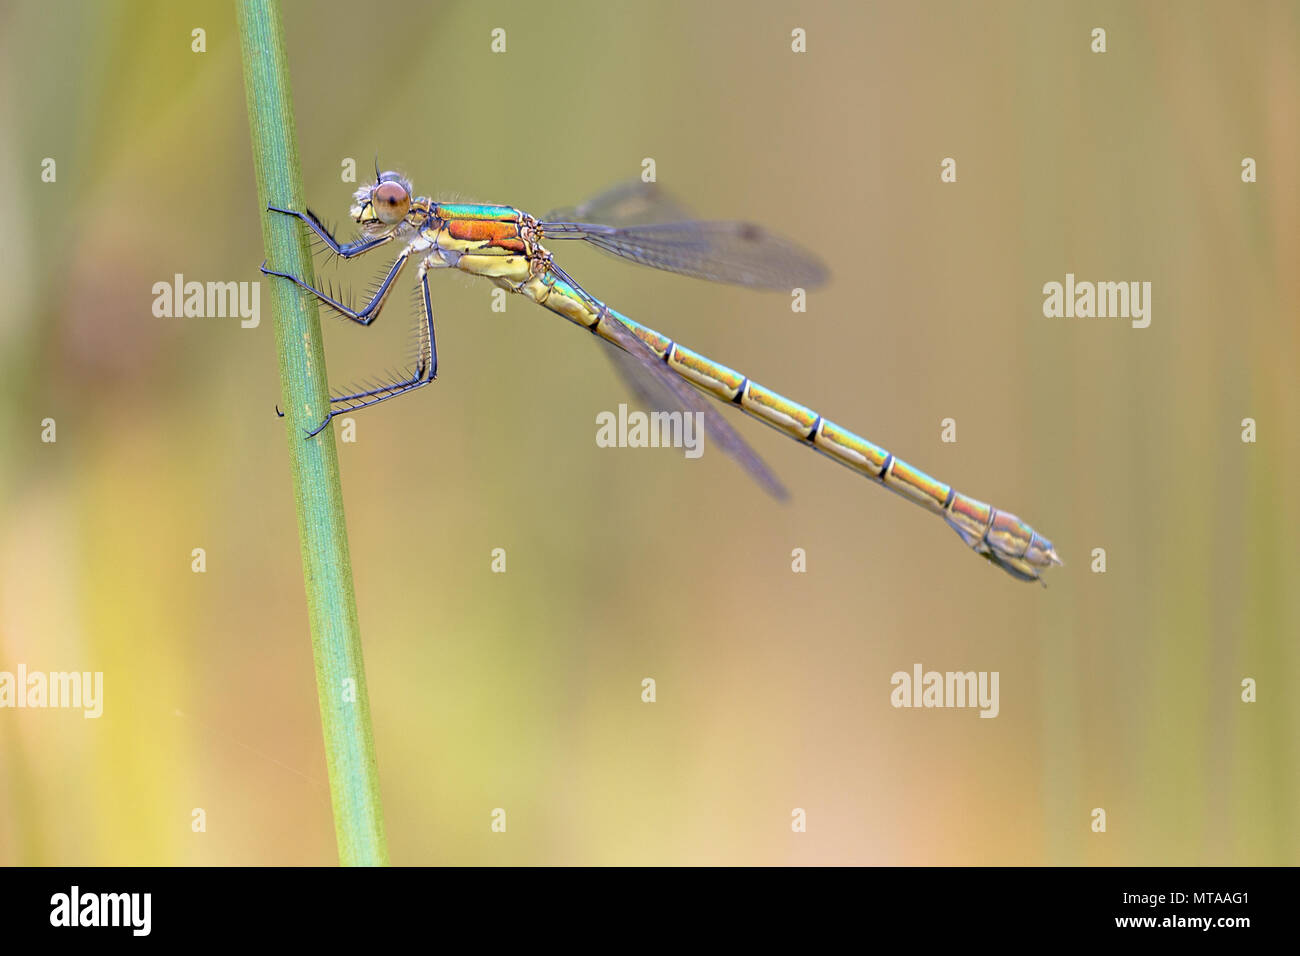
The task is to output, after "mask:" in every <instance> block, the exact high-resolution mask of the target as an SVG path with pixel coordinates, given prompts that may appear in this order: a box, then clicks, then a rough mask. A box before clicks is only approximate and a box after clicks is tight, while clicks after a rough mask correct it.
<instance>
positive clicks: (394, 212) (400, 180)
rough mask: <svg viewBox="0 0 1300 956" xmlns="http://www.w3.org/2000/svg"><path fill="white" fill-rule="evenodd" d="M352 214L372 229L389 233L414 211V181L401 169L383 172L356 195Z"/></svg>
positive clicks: (370, 231) (367, 230) (363, 225)
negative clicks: (412, 206) (406, 176)
mask: <svg viewBox="0 0 1300 956" xmlns="http://www.w3.org/2000/svg"><path fill="white" fill-rule="evenodd" d="M352 199H353V204H352V209H351V210H350V214H351V216H352V218H353V219H355V220H356V221H357V222H358V223H360V225H361V228H362V229H364V230H365V231H366V232H368V233H381V234H382V233H385V232H389V231H391V230H392V229H393V227H395V226H397V225H399V224H400V223H401V222H402V220H403V219H405V218H406V214H407V213H408V212H410V211H411V183H410V181H409V180H407V179H406V178H404V177H403V176H402V174H401V173H394V172H387V173H380V174H379V175H378V176H377V177H376V179H375V181H374V182H373V183H366V184H365V185H364V186H362V187H361V188H360V189H358V190H357V191H356V193H355V194H354V195H353V197H352Z"/></svg>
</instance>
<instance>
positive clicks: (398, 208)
mask: <svg viewBox="0 0 1300 956" xmlns="http://www.w3.org/2000/svg"><path fill="white" fill-rule="evenodd" d="M370 202H371V204H372V205H373V206H374V207H375V215H376V216H378V217H379V220H380V222H383V223H386V224H387V225H390V226H391V225H393V224H394V223H397V222H401V221H402V219H404V218H405V217H406V214H407V213H408V212H409V211H410V209H411V194H410V193H408V192H407V191H406V189H405V188H404V187H403V186H402V184H401V183H380V184H379V185H378V186H376V187H375V191H374V192H372V193H371V194H370Z"/></svg>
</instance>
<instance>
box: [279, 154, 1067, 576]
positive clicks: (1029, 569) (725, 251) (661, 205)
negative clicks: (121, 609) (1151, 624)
mask: <svg viewBox="0 0 1300 956" xmlns="http://www.w3.org/2000/svg"><path fill="white" fill-rule="evenodd" d="M354 200H355V201H354V204H353V206H352V208H351V211H350V212H351V216H352V218H353V219H354V220H355V221H356V222H357V223H358V224H360V226H361V229H362V235H361V237H359V238H357V239H355V240H353V241H351V242H344V243H340V242H338V241H336V240H335V238H334V236H333V235H332V234H331V232H330V230H329V229H327V228H326V227H325V226H324V224H322V222H321V221H320V220H319V219H318V218H317V217H316V216H315V215H313V214H312V212H311V211H310V210H308V211H306V212H298V211H296V210H291V209H283V208H280V207H278V206H271V207H269V208H270V210H271V211H272V212H277V213H282V214H284V215H287V216H296V217H297V218H298V219H300V220H302V221H303V222H304V223H305V224H306V225H307V226H308V227H309V228H310V229H311V231H312V232H313V233H315V235H316V237H317V238H318V239H319V240H320V241H321V242H323V243H324V245H325V246H326V247H327V248H328V249H329V250H330V251H331V252H333V253H334V254H336V255H338V256H341V257H342V258H344V259H352V258H355V257H357V256H360V255H363V254H365V253H367V252H370V251H372V250H374V249H377V248H379V247H380V246H384V245H389V244H392V245H393V246H399V247H400V249H399V251H398V253H397V257H396V259H395V261H394V262H393V263H392V265H391V266H390V267H389V268H388V269H387V271H386V272H385V273H384V276H383V278H382V279H381V280H380V281H379V283H378V285H377V286H376V288H375V289H374V293H373V295H372V296H371V298H370V301H369V302H367V303H366V304H365V306H363V307H362V308H360V309H357V308H354V307H353V306H352V305H350V304H348V303H346V302H343V301H341V299H340V298H339V297H337V296H335V295H332V294H328V293H326V292H322V291H321V290H319V289H315V288H312V287H311V286H310V285H308V284H307V283H305V282H304V281H303V280H302V279H300V278H299V277H297V276H293V275H289V274H288V273H284V272H277V271H275V270H274V269H270V268H268V267H267V266H266V265H263V267H262V271H263V272H265V273H266V274H268V275H273V276H279V277H281V278H284V279H288V280H289V281H291V282H294V283H296V284H297V285H298V286H299V287H301V288H302V289H303V290H305V291H306V292H308V293H310V294H311V295H312V296H314V297H315V298H317V299H319V300H320V301H321V302H323V303H325V305H327V306H329V307H330V308H331V309H333V310H334V311H335V312H337V313H338V314H339V315H341V316H343V317H344V318H347V319H350V320H351V321H353V322H356V323H359V324H361V325H370V324H371V323H372V322H374V321H375V319H376V318H378V316H379V311H380V309H382V308H383V305H384V303H385V302H386V301H387V299H388V295H389V293H390V292H391V291H392V289H393V284H394V283H395V282H396V281H397V277H398V274H399V273H401V271H402V269H403V267H404V266H405V265H406V264H407V263H408V262H409V261H411V260H412V259H417V260H418V261H419V269H418V287H417V290H416V291H417V294H418V297H419V301H420V311H421V315H420V318H419V323H418V326H417V330H416V355H415V357H414V361H413V364H412V366H411V367H410V368H409V370H408V372H407V373H406V374H405V375H403V376H396V377H394V380H393V381H383V382H376V383H374V384H372V385H370V386H369V387H366V388H359V389H357V390H355V391H351V392H348V393H345V394H341V395H336V396H333V397H331V399H330V409H331V410H330V411H329V413H328V414H327V415H326V416H325V417H324V419H323V420H322V421H321V422H320V423H319V424H318V425H317V426H316V427H315V428H314V429H312V430H310V431H309V432H308V433H307V435H308V437H312V436H314V435H316V434H318V433H319V432H320V431H321V430H322V429H323V428H325V426H326V425H328V424H329V422H330V420H331V419H332V418H334V416H336V415H339V414H342V413H343V412H346V411H351V410H355V409H358V408H364V407H366V406H368V405H375V404H378V403H379V402H383V401H387V400H388V399H390V398H396V397H397V396H398V395H404V394H406V393H407V392H411V391H414V390H416V389H418V388H422V387H423V386H425V385H428V384H429V383H430V382H432V381H433V380H434V378H435V377H436V375H437V373H438V351H437V344H436V340H435V337H434V328H433V308H432V304H431V300H430V295H429V272H430V270H433V269H459V270H461V271H462V272H466V273H469V274H470V275H475V276H482V277H484V278H487V279H491V280H492V281H493V282H494V283H496V284H497V285H498V286H500V287H501V288H503V289H506V290H508V291H510V292H515V293H519V294H522V295H525V296H527V297H528V298H530V299H532V300H533V301H534V302H536V303H537V304H539V305H542V306H545V307H546V308H547V309H550V310H551V311H552V312H555V313H557V314H559V315H562V316H564V317H565V318H566V319H569V320H570V321H571V322H574V323H576V324H578V325H580V326H582V327H583V328H585V329H587V330H589V331H591V332H593V333H595V334H596V335H597V336H599V337H600V338H602V339H603V340H605V341H606V342H609V343H611V344H612V345H614V346H616V347H617V348H618V349H620V350H621V351H622V353H624V358H623V365H622V366H621V368H622V370H623V371H624V374H625V375H628V376H629V379H630V382H631V384H632V385H633V387H634V388H635V390H636V391H637V393H638V394H639V395H640V397H641V398H642V399H644V400H646V401H647V402H651V403H655V407H656V408H661V409H662V408H665V407H673V408H676V409H680V410H684V411H687V412H695V413H699V414H702V415H703V416H704V417H703V421H704V423H705V429H706V434H707V435H708V438H709V440H710V441H711V442H712V443H713V444H714V445H716V446H718V447H720V448H722V449H723V450H724V451H726V452H727V453H728V454H729V455H731V456H732V457H733V458H735V459H736V460H737V461H739V462H740V464H741V465H742V466H743V467H744V468H745V469H746V470H747V471H749V473H750V474H751V475H752V476H753V477H754V478H755V479H756V480H757V481H758V482H759V483H760V484H761V485H762V486H763V487H764V488H766V489H767V490H768V491H769V492H770V493H772V494H773V495H775V496H777V497H783V496H784V494H785V490H784V489H783V488H782V486H781V484H780V483H779V482H778V481H777V479H776V477H775V476H774V475H773V474H772V472H771V471H770V470H769V469H768V467H767V465H766V464H764V463H763V461H762V459H760V458H759V457H758V455H757V454H756V453H755V452H754V450H753V449H752V448H750V447H749V445H748V444H747V443H746V442H745V441H744V439H742V438H741V437H740V436H739V435H738V434H737V433H736V431H735V429H733V428H732V427H731V425H730V424H728V423H727V421H726V419H724V418H723V417H722V415H721V414H720V413H719V412H718V410H717V409H716V408H714V407H713V406H712V405H710V404H709V403H708V402H706V401H705V400H704V398H703V397H702V396H701V394H700V393H701V392H703V393H704V394H706V395H709V396H711V397H712V398H715V399H717V400H718V401H720V402H722V403H724V404H728V405H734V406H737V407H739V408H740V410H741V411H743V412H746V413H747V414H749V415H751V416H753V417H754V418H757V419H758V420H759V421H761V422H763V423H765V424H767V425H771V426H772V427H773V428H776V429H777V430H778V431H781V432H784V433H785V434H786V435H789V436H790V437H791V438H794V439H795V440H797V441H800V442H803V443H804V444H806V445H808V446H809V447H811V448H814V449H816V450H817V451H819V452H821V453H822V454H824V455H826V456H827V457H829V458H832V459H834V460H835V461H837V462H839V463H840V464H842V465H845V466H847V467H849V468H852V469H854V470H855V471H858V472H861V473H863V474H865V475H867V476H868V477H870V478H874V479H876V480H877V481H879V482H880V483H881V484H882V485H884V486H885V487H886V488H888V489H890V490H891V491H893V492H896V493H897V494H899V495H901V496H903V497H904V498H907V499H908V500H909V501H913V502H915V503H916V504H919V505H921V506H922V507H923V508H925V509H927V510H928V511H932V512H934V513H935V514H937V515H941V516H942V517H943V519H944V521H946V522H947V523H948V525H949V526H950V527H951V528H952V529H953V530H954V531H956V532H957V534H958V535H959V536H960V537H961V539H962V540H963V541H964V542H966V544H967V545H969V546H970V547H971V548H973V549H974V550H975V551H976V553H978V554H980V555H983V556H984V557H985V558H987V559H988V560H990V561H992V562H993V563H994V564H996V565H998V566H999V567H1000V568H1002V569H1003V570H1004V571H1007V572H1008V573H1009V574H1011V575H1013V576H1015V577H1017V578H1020V579H1021V580H1024V581H1035V580H1039V573H1040V571H1041V570H1042V569H1044V568H1048V567H1051V566H1052V565H1056V564H1060V563H1061V560H1060V558H1058V557H1057V555H1056V551H1055V549H1054V548H1053V547H1052V543H1051V542H1050V541H1049V540H1047V538H1045V537H1043V536H1042V535H1040V534H1038V533H1037V532H1036V531H1034V529H1033V528H1031V527H1030V526H1029V525H1028V524H1026V523H1025V522H1023V521H1021V520H1020V519H1019V518H1017V517H1016V516H1015V515H1013V514H1011V513H1010V512H1006V511H1000V510H998V509H997V508H994V507H992V506H991V505H987V504H984V503H983V502H980V501H976V500H975V499H973V498H970V497H968V496H966V495H964V494H961V493H959V492H958V491H956V490H955V489H953V488H951V487H949V486H948V485H946V484H944V483H943V482H941V481H937V480H935V479H934V478H931V477H930V476H929V475H927V474H925V473H924V472H922V471H920V470H918V469H916V468H913V467H912V466H911V465H909V464H907V463H906V462H904V461H902V460H900V459H899V458H896V457H895V456H894V455H893V454H892V453H890V452H887V451H885V450H884V449H883V448H880V447H879V446H877V445H875V444H873V443H871V442H869V441H867V440H866V439H864V438H861V437H859V436H858V435H855V434H854V433H853V432H851V431H849V430H848V429H846V428H844V427H842V426H840V425H837V424H835V423H833V422H831V421H829V420H827V419H826V418H823V417H822V416H821V415H819V414H818V413H817V412H815V411H813V410H812V409H810V408H807V407H805V406H803V405H800V404H798V403H797V402H793V401H791V400H790V399H788V398H785V397H784V396H782V395H778V394H777V393H776V392H773V391H772V390H770V389H768V388H765V387H763V386H762V385H759V384H758V383H757V382H753V381H751V380H750V379H749V378H748V377H747V376H745V375H742V374H741V373H739V372H737V371H734V370H733V369H730V368H728V367H726V366H725V365H721V364H719V363H717V362H714V361H713V360H711V359H709V358H706V357H705V356H703V355H701V354H699V353H698V352H694V351H692V350H690V349H688V348H686V347H685V346H682V345H679V344H678V343H676V342H674V341H673V340H672V339H670V338H668V337H667V336H666V335H661V334H660V333H658V332H656V331H654V330H653V329H650V328H647V327H646V326H644V325H641V324H639V323H637V322H634V321H632V320H631V319H629V318H628V317H627V316H625V315H623V314H622V313H619V312H616V311H614V310H613V309H611V308H609V307H608V306H606V305H605V304H604V303H603V302H601V301H600V300H599V299H597V298H596V297H595V296H593V295H591V294H590V293H588V292H587V291H586V290H585V289H583V288H582V287H581V286H580V285H578V283H577V282H575V281H574V280H573V278H572V277H571V276H570V275H569V274H568V273H567V272H565V271H564V270H563V269H562V268H560V266H559V265H558V264H557V263H556V262H555V261H554V260H553V259H552V257H551V253H550V252H549V251H548V250H547V249H546V248H545V246H544V245H543V241H545V240H552V239H553V240H569V239H581V240H584V241H586V242H588V243H590V244H591V245H593V246H595V247H596V248H598V249H601V250H604V251H605V252H608V253H612V254H613V255H616V256H621V257H622V258H624V259H628V260H631V261H632V262H638V263H641V264H642V265H647V266H653V267H654V268H656V269H665V270H668V271H670V272H678V273H682V274H684V275H688V276H695V277H698V278H701V279H711V280H713V281H715V282H729V283H733V284H736V285H743V286H748V287H750V288H755V289H782V290H786V291H791V290H793V289H795V288H805V289H807V288H811V287H813V286H816V285H817V284H819V283H821V282H822V281H824V280H825V278H826V272H825V270H824V268H823V267H822V265H821V264H820V263H819V262H818V261H817V259H816V258H815V257H813V256H812V255H811V254H809V253H808V252H806V251H804V250H803V249H801V248H799V247H798V246H796V245H794V244H793V243H790V242H787V241H785V240H782V239H779V238H777V237H776V236H773V235H771V234H770V233H768V232H766V231H764V230H763V229H761V228H759V227H757V226H754V225H750V224H747V223H736V222H699V221H693V220H689V219H686V218H685V217H684V216H682V215H680V214H676V215H674V213H676V212H677V211H676V210H675V209H672V208H670V207H668V206H667V204H666V202H665V201H664V200H662V199H659V198H656V196H655V193H654V190H653V188H649V187H642V186H641V185H640V184H635V185H633V186H623V187H618V188H616V189H614V190H611V191H610V192H608V193H605V194H604V195H602V196H600V197H597V199H595V200H593V201H592V202H590V203H588V204H586V205H584V206H581V207H578V208H577V209H576V210H573V211H571V212H570V213H569V214H568V215H563V216H561V215H553V216H549V217H547V218H545V219H537V218H535V217H533V216H530V215H528V214H527V213H525V212H523V211H522V210H519V209H515V208H514V207H512V206H494V205H484V204H477V203H450V202H447V203H444V202H436V201H434V200H432V199H430V198H428V197H425V196H418V197H417V196H415V195H414V194H413V193H412V191H411V184H410V182H409V181H407V180H406V179H405V178H403V177H402V176H401V175H399V174H398V173H393V172H387V173H379V172H378V170H376V175H375V181H374V182H373V183H367V184H366V185H364V186H362V187H361V188H360V189H358V190H357V192H356V195H355V197H354ZM665 219H667V220H668V221H664V220H665ZM620 222H622V223H623V224H622V225H619V224H617V223H620Z"/></svg>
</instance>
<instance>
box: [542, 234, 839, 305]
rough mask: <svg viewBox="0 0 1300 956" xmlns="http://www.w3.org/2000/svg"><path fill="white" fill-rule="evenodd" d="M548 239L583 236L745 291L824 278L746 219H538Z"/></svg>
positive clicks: (821, 269) (813, 262)
mask: <svg viewBox="0 0 1300 956" xmlns="http://www.w3.org/2000/svg"><path fill="white" fill-rule="evenodd" d="M541 226H542V231H543V233H544V234H545V236H546V237H547V238H548V239H585V240H586V241H587V242H589V243H590V244H591V245H593V246H595V247H596V248H597V249H600V250H602V251H603V252H608V253H610V254H611V255H615V256H619V257H620V258H623V259H628V260H630V261H632V262H636V263H640V264H641V265H643V266H650V267H652V268H655V269H663V270H665V271H667V272H677V273H680V274H681V275H688V276H695V277H696V278H698V279H708V280H710V281H712V282H729V283H732V284H734V285H743V286H748V287H749V288H751V289H782V290H789V289H793V288H796V287H798V288H805V289H806V288H812V287H814V286H818V285H821V284H822V283H823V282H825V281H826V278H827V272H826V267H825V266H824V265H822V263H821V260H819V259H818V258H817V257H816V256H815V255H813V254H812V253H811V252H808V251H807V250H805V249H803V248H801V247H800V246H798V245H796V244H795V243H793V242H790V241H789V240H787V239H782V238H780V237H779V236H774V235H772V234H771V233H770V232H767V231H766V230H765V229H763V228H762V227H761V226H756V225H754V224H753V223H747V222H695V221H690V220H688V221H684V222H663V223H648V224H646V225H638V226H606V225H600V224H597V223H591V222H543V223H542V224H541Z"/></svg>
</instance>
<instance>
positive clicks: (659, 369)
mask: <svg viewBox="0 0 1300 956" xmlns="http://www.w3.org/2000/svg"><path fill="white" fill-rule="evenodd" d="M603 321H604V322H605V324H606V326H607V327H608V329H609V331H610V333H611V335H612V336H613V338H614V339H615V340H616V341H617V343H618V347H619V348H621V349H622V352H621V353H620V352H616V353H615V355H614V367H615V369H617V370H618V373H619V375H620V376H621V377H622V378H623V380H624V381H625V382H626V383H627V385H628V387H629V388H630V389H631V390H632V392H633V394H635V395H636V396H637V397H638V398H639V399H641V400H642V401H643V402H645V403H646V404H648V405H649V406H650V407H651V409H653V410H656V411H683V412H700V413H702V414H703V416H704V418H703V421H704V434H705V436H706V437H705V440H706V441H707V442H710V443H712V444H713V445H714V446H716V447H717V448H720V449H722V450H723V451H724V452H726V453H727V454H728V455H730V456H731V457H732V458H734V459H735V460H736V461H737V462H739V463H740V466H741V467H742V468H744V469H745V470H746V471H747V472H749V474H750V476H751V477H753V479H754V480H755V481H757V482H758V483H759V484H760V485H762V486H763V490H765V491H766V492H767V493H768V494H770V495H771V496H772V497H774V498H777V499H778V500H785V498H787V497H788V492H787V491H786V490H785V486H784V485H782V484H781V482H780V481H779V480H778V479H777V477H776V475H774V474H773V473H772V471H771V469H770V468H768V467H767V464H766V462H764V461H763V459H762V458H760V457H759V456H758V452H756V451H754V449H753V448H751V447H750V446H749V443H748V442H746V441H745V439H743V438H741V437H740V435H739V434H738V433H737V432H736V430H735V429H734V428H732V427H731V425H730V424H728V422H727V420H726V419H725V418H723V417H722V414H721V413H720V412H719V411H718V409H717V407H716V406H714V405H713V404H712V403H711V402H710V401H709V400H708V399H707V398H705V397H704V396H703V395H702V394H701V393H700V392H699V391H697V390H696V389H695V388H693V387H692V386H691V385H689V384H687V382H686V380H685V379H683V378H682V377H681V376H679V375H678V374H677V373H676V372H673V371H672V370H671V369H669V368H668V366H667V365H665V364H664V360H663V359H661V358H660V357H659V356H658V355H656V354H655V353H654V350H653V349H651V348H650V346H648V345H646V344H645V343H644V342H642V341H641V340H640V339H639V338H637V337H636V335H635V334H633V332H632V330H631V329H629V328H628V327H627V326H626V325H624V324H623V323H622V322H620V321H618V319H616V318H614V317H613V316H612V315H608V314H607V315H606V317H605V319H604V320H603ZM603 341H605V342H606V344H607V345H611V346H612V343H610V342H609V341H608V340H603Z"/></svg>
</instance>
